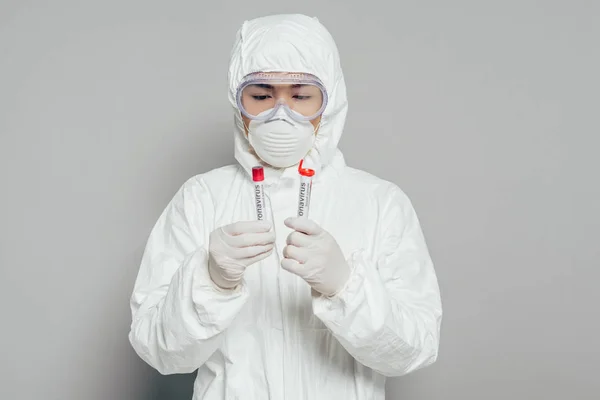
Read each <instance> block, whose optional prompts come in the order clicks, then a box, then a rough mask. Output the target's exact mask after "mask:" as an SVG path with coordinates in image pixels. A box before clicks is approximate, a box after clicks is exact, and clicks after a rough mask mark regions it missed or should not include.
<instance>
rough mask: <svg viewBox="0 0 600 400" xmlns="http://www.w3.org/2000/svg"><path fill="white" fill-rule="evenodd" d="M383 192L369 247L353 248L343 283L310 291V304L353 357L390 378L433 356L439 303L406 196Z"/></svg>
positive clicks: (424, 363)
mask: <svg viewBox="0 0 600 400" xmlns="http://www.w3.org/2000/svg"><path fill="white" fill-rule="evenodd" d="M383 198H384V199H386V200H384V201H385V205H384V206H383V207H382V212H381V214H380V217H379V218H380V219H379V232H378V236H377V237H378V238H379V239H378V242H379V243H378V244H376V245H374V246H375V251H370V252H369V251H367V250H365V249H362V250H359V251H356V252H354V253H353V254H352V255H351V257H350V258H349V260H348V264H349V265H350V267H351V270H352V272H351V275H350V279H349V281H348V282H347V284H346V286H345V287H344V289H343V290H342V291H341V292H339V293H338V294H336V295H335V296H333V297H324V296H321V297H315V298H314V299H313V310H314V312H315V315H316V316H317V317H318V318H320V319H321V320H322V321H323V323H324V324H325V325H326V326H327V327H328V329H329V330H330V331H331V332H332V333H333V335H334V336H335V337H336V338H337V339H338V341H339V342H340V343H341V344H342V346H344V348H345V349H346V350H347V351H348V352H349V353H350V354H352V356H353V357H354V358H355V359H356V360H357V361H359V362H360V363H362V364H364V365H366V366H367V367H370V368H372V369H373V370H375V371H377V372H379V373H381V374H383V375H385V376H389V377H391V376H402V375H406V374H408V373H410V372H412V371H415V370H417V369H420V368H423V367H426V366H428V365H430V364H432V363H434V362H435V361H436V359H437V356H438V347H439V340H440V327H441V321H442V305H441V298H440V291H439V287H438V281H437V277H436V273H435V271H434V266H433V263H432V260H431V257H430V255H429V251H428V249H427V245H426V243H425V239H424V236H423V232H422V230H421V226H420V224H419V220H418V218H417V215H416V212H415V210H414V208H413V206H412V204H411V202H410V200H409V199H408V198H407V197H406V195H405V194H404V193H403V192H402V191H401V190H400V189H399V188H398V187H396V186H393V185H392V187H391V188H390V189H388V192H387V193H386V194H385V196H384V197H383ZM369 254H372V255H371V256H369Z"/></svg>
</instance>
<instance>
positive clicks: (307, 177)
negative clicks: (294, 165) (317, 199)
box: [298, 160, 315, 218]
mask: <svg viewBox="0 0 600 400" xmlns="http://www.w3.org/2000/svg"><path fill="white" fill-rule="evenodd" d="M303 161H304V160H302V161H300V165H299V166H298V172H299V173H300V191H299V193H298V217H305V218H308V211H309V209H310V194H311V190H312V179H313V176H314V175H315V171H314V170H313V169H310V168H302V162H303Z"/></svg>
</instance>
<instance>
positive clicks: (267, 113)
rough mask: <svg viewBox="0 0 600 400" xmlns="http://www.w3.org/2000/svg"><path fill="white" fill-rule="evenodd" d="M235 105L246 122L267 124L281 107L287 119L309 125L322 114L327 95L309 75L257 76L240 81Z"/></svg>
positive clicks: (256, 74)
mask: <svg viewBox="0 0 600 400" xmlns="http://www.w3.org/2000/svg"><path fill="white" fill-rule="evenodd" d="M237 104H238V108H239V109H240V111H241V112H242V114H244V115H245V116H246V117H247V118H249V119H254V120H268V119H270V118H272V117H273V116H274V115H275V113H277V110H278V109H279V108H280V107H282V106H283V107H284V109H286V111H287V112H288V114H289V115H290V117H292V118H295V119H300V120H305V121H310V120H313V119H315V118H317V117H319V116H320V115H321V114H322V113H323V111H324V110H325V107H326V105H327V92H326V91H325V87H324V86H323V84H322V83H321V81H320V80H319V79H318V78H316V77H315V76H313V75H309V74H296V73H263V72H259V73H255V74H250V75H248V76H247V77H246V78H244V80H243V81H242V83H241V84H240V86H239V88H238V91H237ZM289 110H292V111H294V112H289Z"/></svg>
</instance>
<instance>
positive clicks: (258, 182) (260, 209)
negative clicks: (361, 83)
mask: <svg viewBox="0 0 600 400" xmlns="http://www.w3.org/2000/svg"><path fill="white" fill-rule="evenodd" d="M252 180H253V181H254V204H255V205H256V217H257V218H258V220H259V221H263V220H264V219H265V192H264V188H263V181H264V180H265V171H264V170H263V167H253V168H252Z"/></svg>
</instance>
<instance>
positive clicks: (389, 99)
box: [0, 0, 600, 400]
mask: <svg viewBox="0 0 600 400" xmlns="http://www.w3.org/2000/svg"><path fill="white" fill-rule="evenodd" d="M434 3H435V4H434ZM483 3H484V2H481V1H466V0H460V1H453V2H448V1H443V0H438V1H435V2H416V1H414V2H413V1H411V2H408V1H391V0H388V1H387V2H383V1H365V2H360V1H353V2H348V1H335V2H334V1H331V0H328V1H322V0H319V1H314V0H305V1H302V2H298V5H297V6H292V5H289V4H288V2H283V1H281V0H271V1H264V0H260V1H238V2H236V4H233V2H231V1H224V2H218V1H216V2H213V3H212V4H209V5H206V2H201V1H171V2H165V1H161V2H159V1H148V0H146V1H141V0H139V1H134V0H127V1H122V0H108V1H103V2H100V1H97V2H94V3H93V4H92V3H91V2H89V4H88V2H81V1H75V0H71V1H68V0H57V1H54V2H43V1H23V0H2V1H1V2H0V184H1V186H0V187H1V189H0V190H1V196H0V274H1V275H0V287H1V290H0V315H1V317H0V326H1V328H0V351H1V355H0V359H1V362H0V398H1V399H24V400H25V399H27V400H29V399H32V400H33V399H51V400H59V399H61V400H72V399H73V400H75V399H86V400H147V399H171V400H184V399H189V398H190V393H191V378H190V377H189V376H179V377H161V376H159V375H158V374H157V373H155V372H154V371H152V370H151V369H150V368H149V367H147V366H146V365H145V364H143V363H142V362H141V361H140V360H139V359H138V358H137V357H136V355H135V354H134V352H133V350H131V348H130V346H129V344H128V342H127V333H128V328H129V323H130V320H129V318H130V316H129V308H128V301H129V295H130V293H131V289H132V285H133V281H134V278H135V275H136V273H137V266H138V262H139V261H140V257H141V253H142V250H143V246H144V244H145V241H146V238H147V235H148V233H149V231H150V229H151V227H152V225H153V224H154V222H155V220H156V218H158V216H159V214H160V212H161V211H162V209H163V207H164V206H165V205H166V203H167V201H168V200H169V199H170V198H171V196H172V195H173V194H174V192H175V190H176V189H177V188H178V187H179V185H180V184H181V183H182V182H183V181H184V180H185V179H187V178H189V177H190V176H192V175H194V174H197V173H200V172H203V171H206V170H208V169H210V168H214V167H217V166H221V165H224V164H228V163H230V162H233V157H232V143H233V140H232V134H231V132H232V128H231V126H232V118H231V116H230V109H229V106H228V103H227V99H226V91H227V77H226V72H227V63H228V56H229V51H230V46H231V43H232V41H233V37H234V34H235V31H236V30H237V28H238V27H239V26H240V24H241V23H242V21H243V20H244V19H248V18H252V17H256V16H260V15H263V14H270V13H279V12H296V11H298V12H303V13H308V14H313V15H318V16H319V17H320V19H321V20H322V21H323V22H324V23H325V24H326V25H327V26H328V27H329V28H330V30H331V31H332V33H333V35H334V37H335V38H336V40H337V42H338V45H339V48H340V51H341V55H342V60H343V65H344V67H345V72H346V77H347V83H348V87H349V99H350V111H349V117H348V122H347V130H346V134H345V136H344V138H343V140H342V150H343V151H344V152H345V155H346V157H347V160H348V162H349V164H351V165H353V166H355V167H358V168H363V169H366V170H368V171H369V172H372V173H375V174H377V175H380V176H382V177H383V178H386V179H389V180H392V181H394V182H396V183H397V184H399V185H400V186H401V187H402V188H403V189H404V190H405V191H406V192H407V193H408V194H409V196H410V197H411V198H412V199H413V202H414V204H415V206H416V208H417V211H418V213H419V215H420V218H421V220H422V223H423V227H424V230H425V233H426V236H427V239H428V243H429V245H430V248H431V252H432V256H433V258H434V260H435V262H436V264H437V271H438V274H439V279H440V285H441V288H442V295H443V300H444V308H445V318H444V324H443V335H442V344H441V354H440V359H439V361H438V362H437V364H435V365H434V366H432V367H430V368H428V369H426V370H422V371H420V372H417V373H415V374H413V375H410V376H407V377H404V378H401V379H396V380H392V381H390V384H389V390H388V393H389V396H388V397H389V399H411V400H412V399H427V400H436V399H440V400H441V399H444V400H446V399H457V400H458V399H460V400H466V399H486V400H495V399H542V398H543V399H547V400H558V399H567V398H568V399H597V398H598V391H599V390H600V384H599V380H598V378H597V377H596V375H597V372H598V365H597V360H598V357H599V356H600V350H599V345H598V339H597V337H598V333H600V324H599V322H598V315H599V312H598V305H599V304H600V295H599V294H598V293H599V291H598V289H597V286H598V282H599V280H600V272H599V271H600V261H599V259H600V250H599V249H600V246H599V245H598V241H599V240H598V239H600V238H599V234H598V232H599V231H600V210H599V207H600V206H599V204H600V193H599V184H598V181H599V178H598V175H599V171H600V162H599V161H598V156H597V153H598V146H599V145H600V139H599V138H600V123H599V121H598V115H599V113H598V108H599V107H598V106H599V105H600V100H599V97H598V93H600V79H599V78H598V71H600V55H599V50H598V48H599V42H600V28H599V25H600V24H599V23H598V21H599V20H600V19H599V17H600V10H599V2H597V1H593V0H590V1H544V2H542V1H537V2H534V1H524V0H520V1H517V0H513V1H497V2H485V3H487V4H483ZM227 9H232V10H233V11H227ZM365 149H369V152H368V153H367V152H366V151H365Z"/></svg>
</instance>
